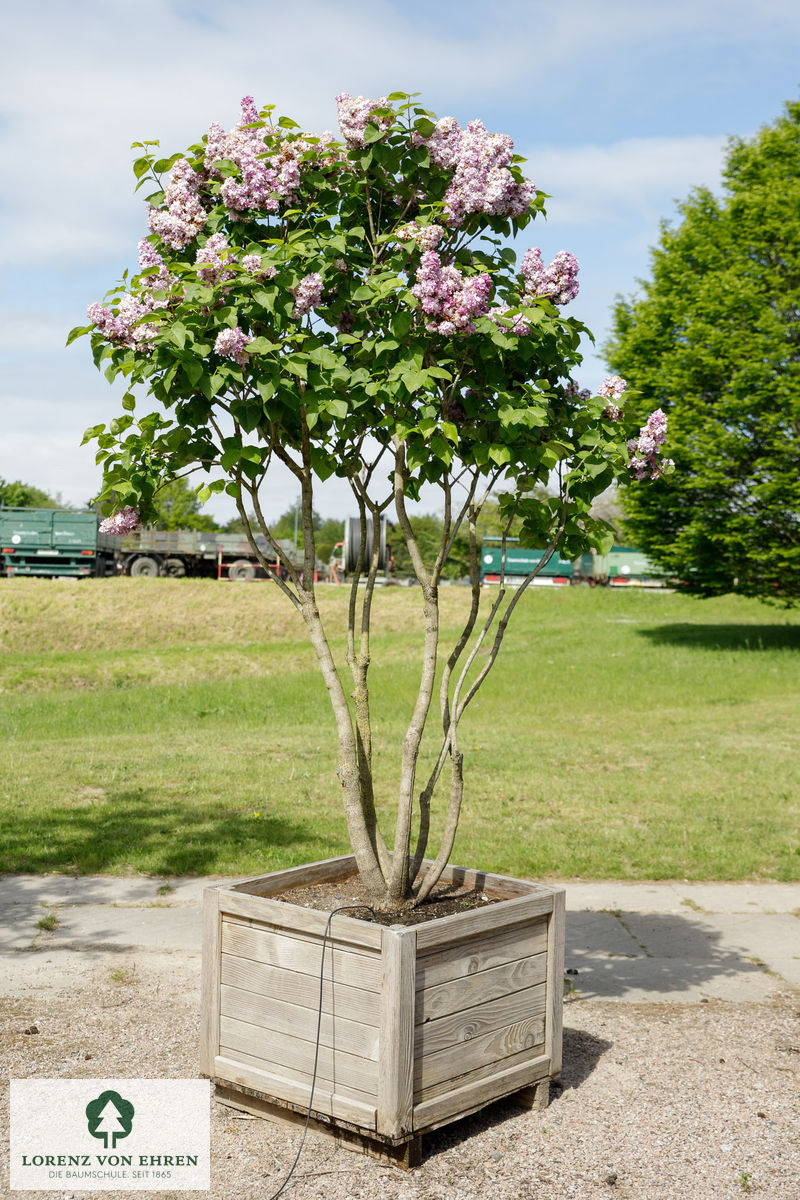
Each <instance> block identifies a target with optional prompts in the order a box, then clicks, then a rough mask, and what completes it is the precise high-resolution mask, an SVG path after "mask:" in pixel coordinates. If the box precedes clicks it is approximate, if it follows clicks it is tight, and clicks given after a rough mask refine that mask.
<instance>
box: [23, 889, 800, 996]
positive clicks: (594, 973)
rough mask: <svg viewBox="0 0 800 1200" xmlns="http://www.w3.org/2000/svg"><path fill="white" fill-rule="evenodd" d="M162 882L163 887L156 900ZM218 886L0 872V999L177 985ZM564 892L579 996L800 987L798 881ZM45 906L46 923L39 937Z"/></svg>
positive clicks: (194, 963) (195, 953) (763, 992)
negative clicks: (131, 979) (122, 974)
mask: <svg viewBox="0 0 800 1200" xmlns="http://www.w3.org/2000/svg"><path fill="white" fill-rule="evenodd" d="M165 882H169V884H170V885H171V888H172V890H171V891H169V892H167V893H165V894H159V887H161V886H162V885H163V883H165ZM226 882H233V881H232V880H230V879H223V878H219V877H217V878H201V879H197V878H185V879H171V880H169V881H164V880H159V879H151V878H141V877H127V878H112V877H98V878H89V877H77V878H75V877H72V876H59V875H43V876H39V875H17V876H5V877H2V878H0V994H5V995H10V994H18V993H20V992H30V991H31V990H32V989H33V990H37V991H38V990H41V989H51V988H52V989H55V988H59V987H67V986H70V981H71V980H74V979H75V978H77V977H78V976H79V975H80V973H81V972H82V971H84V970H86V968H87V967H88V966H92V967H95V966H99V967H102V968H106V969H108V970H118V969H119V967H120V966H122V967H124V968H125V969H135V966H136V964H137V963H138V964H139V965H140V966H144V965H145V964H147V965H148V966H149V967H150V968H152V969H154V970H156V971H157V972H159V973H160V974H163V976H164V977H165V978H167V977H173V976H174V978H176V979H182V980H185V981H186V982H187V985H188V981H189V980H192V981H194V980H195V976H196V972H197V971H198V970H199V961H200V944H201V911H200V910H201V904H202V894H203V891H204V890H205V889H206V888H207V887H209V886H211V885H212V884H214V883H226ZM566 889H567V953H566V969H567V972H568V973H567V977H566V978H567V981H568V986H570V987H571V988H572V989H574V990H575V991H576V992H577V994H578V995H579V996H581V997H585V998H587V999H590V998H603V999H614V1000H619V1001H621V1002H628V1001H630V1002H658V1001H669V1002H673V1003H674V1002H687V1003H692V1002H695V1003H696V1002H697V1001H698V1000H702V999H711V998H719V999H727V1000H740V1001H746V1002H748V1001H757V1000H764V999H768V998H770V997H772V996H774V995H776V994H777V993H778V992H780V991H785V990H787V989H791V988H792V987H800V916H799V915H798V914H800V885H796V884H714V883H709V884H686V883H681V882H666V883H626V882H611V883H607V882H588V881H584V880H576V881H568V882H567V884H566ZM49 912H54V913H55V914H56V915H57V917H58V922H59V923H58V926H57V927H56V929H55V930H53V931H51V932H47V931H42V930H40V929H39V928H38V926H37V922H38V921H39V920H40V918H41V917H42V916H43V915H46V914H47V913H49ZM191 986H194V983H192V985H191Z"/></svg>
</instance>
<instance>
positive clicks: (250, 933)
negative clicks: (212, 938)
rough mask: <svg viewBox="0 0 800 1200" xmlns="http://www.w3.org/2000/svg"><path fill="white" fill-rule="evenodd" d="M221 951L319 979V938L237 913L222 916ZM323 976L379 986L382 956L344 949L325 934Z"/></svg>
mask: <svg viewBox="0 0 800 1200" xmlns="http://www.w3.org/2000/svg"><path fill="white" fill-rule="evenodd" d="M222 951H223V953H224V954H233V955H236V956H237V957H238V958H247V959H250V960H252V961H253V962H260V963H264V964H265V965H267V966H271V967H283V968H285V969H286V970H290V971H298V972H300V973H301V974H303V975H310V976H311V977H312V978H316V979H319V975H320V964H321V962H322V939H321V938H319V937H312V936H310V935H308V934H300V933H295V932H294V931H289V930H275V929H266V928H263V927H262V926H261V925H259V924H250V923H249V922H246V921H245V920H243V919H241V918H237V917H223V918H222ZM325 978H326V979H333V980H334V982H339V981H341V982H342V983H345V982H346V983H347V984H348V985H350V986H351V987H357V988H363V989H364V991H368V992H380V990H381V960H380V955H379V953H378V952H377V951H376V950H370V951H367V950H364V949H363V948H356V949H345V948H344V946H343V943H342V942H340V941H332V940H331V938H330V937H329V938H328V941H327V944H326V946H325Z"/></svg>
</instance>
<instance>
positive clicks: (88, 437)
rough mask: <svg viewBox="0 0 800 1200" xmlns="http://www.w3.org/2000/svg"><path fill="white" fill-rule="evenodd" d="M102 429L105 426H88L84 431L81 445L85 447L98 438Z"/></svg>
mask: <svg viewBox="0 0 800 1200" xmlns="http://www.w3.org/2000/svg"><path fill="white" fill-rule="evenodd" d="M104 429H105V425H90V426H89V428H88V429H87V430H85V431H84V434H83V440H82V441H81V445H82V446H85V445H86V443H87V442H91V441H92V439H93V438H96V437H98V436H99V435H100V434H101V433H102V432H103V430H104Z"/></svg>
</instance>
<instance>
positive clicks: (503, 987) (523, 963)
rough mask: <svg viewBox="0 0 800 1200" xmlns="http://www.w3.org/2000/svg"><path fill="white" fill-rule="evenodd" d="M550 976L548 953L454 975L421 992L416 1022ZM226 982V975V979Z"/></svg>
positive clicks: (418, 994)
mask: <svg viewBox="0 0 800 1200" xmlns="http://www.w3.org/2000/svg"><path fill="white" fill-rule="evenodd" d="M546 976H547V955H546V954H533V955H531V956H530V957H529V958H518V959H517V960H516V962H510V963H504V964H503V965H502V966H501V967H490V968H489V970H488V971H479V972H478V973H477V974H476V975H465V976H463V977H462V978H461V979H451V980H449V981H448V982H447V983H440V984H437V985H436V987H429V988H424V989H423V990H422V991H420V992H417V1003H416V1024H417V1025H421V1024H423V1023H424V1022H425V1021H432V1020H435V1019H436V1018H437V1017H444V1016H446V1015H447V1014H448V1013H453V1012H458V1013H464V1012H465V1011H466V1010H468V1009H471V1008H475V1007H476V1006H477V1005H479V1004H485V1003H486V1001H487V1000H496V999H497V998H498V997H499V996H507V995H509V994H510V993H511V992H519V991H521V990H522V989H523V988H528V987H533V985H534V984H535V983H544V981H545V978H546ZM223 982H224V979H223Z"/></svg>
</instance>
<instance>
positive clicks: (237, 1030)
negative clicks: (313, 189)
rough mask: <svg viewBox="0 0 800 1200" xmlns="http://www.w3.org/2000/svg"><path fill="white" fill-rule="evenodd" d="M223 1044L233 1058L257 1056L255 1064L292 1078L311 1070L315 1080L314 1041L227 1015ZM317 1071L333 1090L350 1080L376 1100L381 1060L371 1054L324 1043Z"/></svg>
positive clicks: (352, 1085) (223, 1051) (223, 1022)
mask: <svg viewBox="0 0 800 1200" xmlns="http://www.w3.org/2000/svg"><path fill="white" fill-rule="evenodd" d="M220 1046H221V1047H224V1049H220V1054H227V1057H228V1058H230V1059H238V1057H239V1055H240V1054H241V1055H244V1056H245V1057H246V1058H257V1059H259V1060H260V1061H259V1062H258V1063H256V1064H255V1065H256V1066H259V1067H260V1068H261V1069H262V1070H264V1071H271V1070H277V1071H278V1072H279V1074H281V1075H286V1076H287V1077H288V1078H290V1079H294V1078H297V1079H299V1080H300V1082H302V1079H301V1075H303V1074H307V1075H308V1080H307V1082H309V1083H310V1082H311V1076H312V1075H313V1073H314V1050H315V1044H314V1042H310V1041H305V1040H304V1039H303V1038H297V1037H293V1036H292V1035H291V1034H288V1033H276V1032H275V1031H274V1030H271V1029H262V1028H260V1027H259V1026H258V1025H252V1024H250V1023H248V1022H246V1021H238V1020H235V1019H234V1018H232V1017H223V1018H222V1019H221V1021H220ZM242 1061H244V1059H243V1060H242ZM317 1074H318V1075H319V1077H320V1078H321V1079H324V1080H326V1081H327V1082H328V1083H330V1084H331V1087H332V1090H333V1091H336V1090H337V1087H338V1085H339V1084H347V1086H348V1087H350V1088H357V1089H358V1090H359V1091H361V1092H365V1093H367V1094H368V1095H369V1096H370V1098H371V1099H372V1101H373V1102H374V1101H375V1097H376V1096H377V1088H378V1064H377V1063H376V1062H374V1061H371V1060H370V1059H368V1058H361V1057H359V1056H358V1055H356V1054H348V1053H347V1052H346V1051H344V1050H332V1049H331V1047H330V1046H322V1045H321V1046H320V1048H319V1057H318V1060H317Z"/></svg>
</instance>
